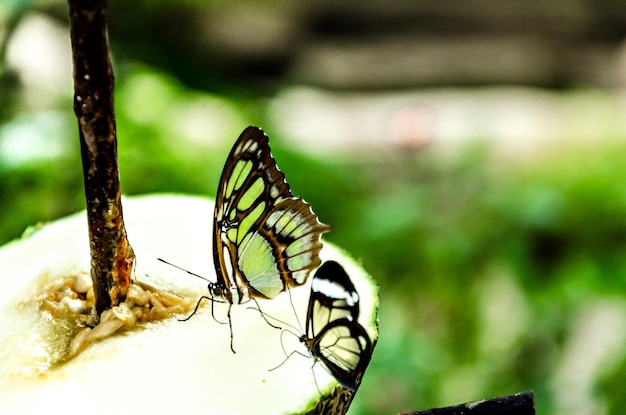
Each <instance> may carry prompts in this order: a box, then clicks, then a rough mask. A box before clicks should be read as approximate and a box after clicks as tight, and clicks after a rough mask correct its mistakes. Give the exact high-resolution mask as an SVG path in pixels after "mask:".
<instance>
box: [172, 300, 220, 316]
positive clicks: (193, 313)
mask: <svg viewBox="0 0 626 415" xmlns="http://www.w3.org/2000/svg"><path fill="white" fill-rule="evenodd" d="M202 300H210V301H211V309H213V299H212V298H211V297H207V296H205V295H203V296H202V297H200V299H199V300H198V303H197V304H196V308H194V309H193V312H192V313H191V314H189V315H188V316H187V317H185V318H183V319H178V321H187V320H189V319H190V318H191V317H193V316H194V315H195V314H196V313H197V312H198V308H200V303H201V302H202ZM214 318H215V317H214Z"/></svg>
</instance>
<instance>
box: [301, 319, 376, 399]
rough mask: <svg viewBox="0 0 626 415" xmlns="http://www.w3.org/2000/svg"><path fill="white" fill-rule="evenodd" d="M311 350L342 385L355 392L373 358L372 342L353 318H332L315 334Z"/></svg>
mask: <svg viewBox="0 0 626 415" xmlns="http://www.w3.org/2000/svg"><path fill="white" fill-rule="evenodd" d="M311 346H312V353H313V355H314V356H315V357H317V359H319V361H321V362H322V364H323V365H324V367H325V368H326V370H328V372H330V374H332V375H333V376H334V377H335V379H337V381H339V383H340V384H341V385H343V386H344V387H345V388H346V389H349V390H351V391H356V390H357V389H358V387H359V384H360V383H361V378H362V376H363V373H364V372H365V369H367V366H368V365H369V362H370V359H371V357H372V343H371V341H370V338H369V334H367V332H366V331H365V328H363V326H361V325H360V324H359V323H357V322H356V321H353V320H350V319H347V318H343V319H339V320H333V321H331V322H330V323H329V324H327V325H326V326H324V327H323V328H322V330H321V331H320V332H319V333H318V335H317V337H316V338H315V341H314V342H313V343H312V345H311Z"/></svg>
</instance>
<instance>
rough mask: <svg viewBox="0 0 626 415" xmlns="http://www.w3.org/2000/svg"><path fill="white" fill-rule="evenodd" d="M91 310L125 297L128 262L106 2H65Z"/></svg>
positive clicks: (131, 259)
mask: <svg viewBox="0 0 626 415" xmlns="http://www.w3.org/2000/svg"><path fill="white" fill-rule="evenodd" d="M68 3H69V11H70V27H71V29H70V36H71V40H72V58H73V62H74V112H75V114H76V118H77V119H78V130H79V134H80V151H81V157H82V162H83V178H84V182H85V198H86V200H87V217H88V222H89V245H90V250H91V278H92V280H93V287H94V295H95V300H96V311H97V313H98V315H100V314H101V313H102V311H104V310H106V309H107V308H109V307H111V306H112V305H116V304H117V303H119V302H120V301H122V300H123V299H124V298H125V297H126V291H127V290H128V286H129V285H130V275H131V270H132V266H133V262H134V255H133V252H132V248H131V247H130V245H129V243H128V239H127V237H126V229H125V227H124V221H123V217H122V205H121V191H120V183H119V173H118V166H117V137H116V130H115V116H114V111H113V70H112V68H111V61H110V59H109V46H108V39H107V28H106V10H107V1H106V0H68Z"/></svg>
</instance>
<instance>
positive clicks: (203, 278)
mask: <svg viewBox="0 0 626 415" xmlns="http://www.w3.org/2000/svg"><path fill="white" fill-rule="evenodd" d="M157 259H158V260H159V261H161V262H163V263H164V264H167V265H169V266H172V267H174V268H178V269H179V270H181V271H184V272H186V273H187V274H189V275H193V276H194V277H198V278H200V279H202V280H205V281H208V282H211V281H210V280H209V279H207V278H205V277H203V276H202V275H198V274H196V273H195V272H191V271H189V270H187V269H185V268H181V267H179V266H178V265H174V264H172V263H171V262H167V261H166V260H164V259H162V258H157Z"/></svg>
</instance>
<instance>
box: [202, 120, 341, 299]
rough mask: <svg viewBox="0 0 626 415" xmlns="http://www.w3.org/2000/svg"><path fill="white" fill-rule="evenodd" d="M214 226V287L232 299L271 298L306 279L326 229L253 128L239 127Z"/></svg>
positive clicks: (265, 142) (262, 136) (260, 132)
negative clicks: (294, 191)
mask: <svg viewBox="0 0 626 415" xmlns="http://www.w3.org/2000/svg"><path fill="white" fill-rule="evenodd" d="M213 227H214V238H213V256H214V261H215V264H216V270H217V276H218V285H220V286H222V287H224V288H225V289H224V290H223V293H224V296H225V297H226V299H227V300H228V301H229V302H231V303H233V302H240V303H241V302H244V301H247V300H248V299H249V298H250V297H260V298H273V297H275V296H276V295H278V294H279V293H280V292H282V291H284V290H285V289H286V287H288V286H297V285H301V284H303V283H304V282H306V279H307V277H308V275H309V273H310V272H311V271H312V270H313V269H315V268H316V267H318V266H319V264H320V260H319V251H320V250H321V248H322V243H321V240H320V237H321V234H322V233H324V232H327V231H328V230H329V229H330V227H329V226H327V225H324V224H322V223H321V222H319V220H318V219H317V216H315V214H314V213H313V211H312V210H311V206H310V205H309V204H308V203H306V202H305V201H303V200H302V199H300V198H298V197H294V196H293V195H292V193H291V189H290V188H289V185H288V184H287V182H286V181H285V176H284V174H283V173H282V172H281V171H280V170H278V167H277V166H276V162H275V161H274V158H273V157H272V154H271V152H270V148H269V143H268V138H267V136H266V135H265V134H264V133H263V131H261V130H260V129H258V128H256V127H248V128H247V129H246V130H244V132H243V133H242V134H241V136H239V138H238V139H237V141H236V142H235V145H234V146H233V149H232V150H231V152H230V154H229V156H228V158H227V160H226V165H225V166H224V170H223V172H222V177H221V179H220V184H219V188H218V192H217V197H216V203H215V215H214V223H213ZM233 294H236V295H237V297H238V298H233Z"/></svg>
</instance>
